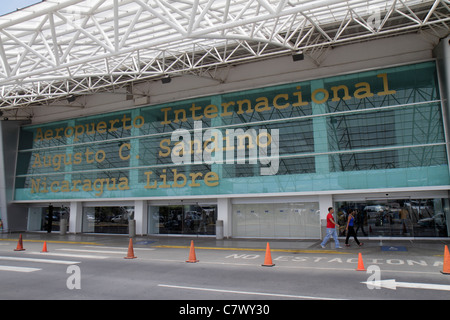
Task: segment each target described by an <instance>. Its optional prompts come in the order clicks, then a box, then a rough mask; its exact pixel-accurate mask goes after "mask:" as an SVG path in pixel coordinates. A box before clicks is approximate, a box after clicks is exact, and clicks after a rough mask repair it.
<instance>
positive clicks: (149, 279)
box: [0, 239, 450, 316]
mask: <svg viewBox="0 0 450 320" xmlns="http://www.w3.org/2000/svg"><path fill="white" fill-rule="evenodd" d="M24 247H25V248H26V250H25V251H20V252H17V251H14V250H13V249H14V248H16V243H14V242H12V241H0V283H1V292H0V299H3V300H10V299H14V300H16V299H18V300H97V299H98V300H178V301H181V300H182V301H183V303H178V304H177V306H178V307H175V308H174V309H172V310H171V311H172V312H189V307H188V306H185V305H184V302H185V301H195V300H198V301H197V304H196V305H198V302H200V301H202V300H209V301H216V302H217V301H221V304H220V306H219V307H216V308H215V310H214V312H212V313H211V315H212V314H213V313H215V314H217V313H219V314H223V313H224V312H232V311H231V310H230V309H229V308H232V307H228V309H225V310H224V306H228V304H224V303H225V302H226V301H239V300H241V301H247V302H248V301H250V300H251V301H259V302H258V305H260V306H264V303H265V302H266V303H268V302H267V301H272V300H290V301H292V300H341V299H343V300H355V299H357V300H373V299H380V300H404V299H417V300H425V299H426V300H448V299H450V291H449V290H450V275H443V274H441V273H440V270H442V261H443V257H442V256H439V255H435V254H428V255H424V254H414V255H412V254H411V253H410V252H409V253H408V254H402V253H401V252H394V253H391V252H388V253H381V252H379V251H378V250H375V248H372V249H371V248H367V249H365V250H366V251H364V250H361V251H362V252H363V254H362V258H363V263H364V267H365V269H367V270H369V271H356V268H357V266H358V255H357V251H334V250H297V251H296V250H282V249H274V250H271V258H272V262H273V263H274V264H275V266H273V267H264V266H261V264H263V263H264V261H265V258H266V251H265V250H264V249H251V248H247V249H242V248H202V247H199V248H196V249H195V253H196V258H197V259H198V260H199V261H198V262H197V263H187V262H186V260H188V258H189V252H190V250H189V246H188V243H187V244H186V245H185V246H155V245H154V244H148V245H147V244H145V245H140V246H139V245H135V246H134V254H135V256H136V257H137V258H136V259H124V257H125V256H127V249H128V246H127V240H126V239H125V240H124V241H123V244H122V245H117V243H114V244H109V245H95V244H86V243H47V247H48V251H49V252H47V253H41V252H40V251H41V250H42V242H25V243H24ZM391 279H395V281H396V282H395V284H396V288H395V289H393V288H392V285H393V282H390V286H391V288H390V289H389V288H380V287H379V285H378V284H379V283H378V282H374V281H376V280H391ZM364 282H368V284H367V283H364ZM424 285H426V286H425V287H424ZM433 285H438V286H433ZM420 286H422V288H419V287H420ZM192 303H194V302H192ZM192 303H191V307H192V306H193V304H192ZM207 304H208V302H204V305H207ZM182 308H184V309H182ZM192 308H193V307H192ZM205 308H206V307H205ZM233 308H234V309H236V308H237V307H236V306H235V307H233ZM262 308H263V307H261V309H260V312H264V310H263V309H262ZM267 308H268V307H267ZM191 311H193V312H207V311H208V310H207V309H192V310H191ZM265 311H267V309H266V310H265ZM234 312H236V310H234ZM238 312H242V310H238ZM246 312H248V310H247V311H246ZM253 312H255V310H253ZM203 316H206V314H204V315H203Z"/></svg>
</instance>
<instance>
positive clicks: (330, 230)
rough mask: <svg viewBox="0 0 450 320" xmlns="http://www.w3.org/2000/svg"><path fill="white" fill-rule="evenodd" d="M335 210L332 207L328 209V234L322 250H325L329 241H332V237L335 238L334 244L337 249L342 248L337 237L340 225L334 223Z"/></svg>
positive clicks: (322, 244)
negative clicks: (337, 229)
mask: <svg viewBox="0 0 450 320" xmlns="http://www.w3.org/2000/svg"><path fill="white" fill-rule="evenodd" d="M333 213H334V209H333V208H332V207H330V208H328V215H327V234H326V236H325V238H324V239H323V241H322V243H321V244H320V246H321V247H322V248H325V245H326V244H327V242H328V240H330V238H331V237H333V240H334V244H335V246H336V249H340V248H342V247H341V246H340V245H339V240H338V237H337V232H336V227H339V225H338V224H337V223H336V222H335V221H334V217H333Z"/></svg>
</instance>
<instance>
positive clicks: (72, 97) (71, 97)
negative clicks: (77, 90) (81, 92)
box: [67, 94, 77, 103]
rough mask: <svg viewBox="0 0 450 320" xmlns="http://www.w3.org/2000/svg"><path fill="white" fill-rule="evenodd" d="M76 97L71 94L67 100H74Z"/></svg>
mask: <svg viewBox="0 0 450 320" xmlns="http://www.w3.org/2000/svg"><path fill="white" fill-rule="evenodd" d="M76 99H77V97H76V96H74V95H73V94H72V95H70V96H68V97H67V102H69V103H70V102H74V101H75V100H76Z"/></svg>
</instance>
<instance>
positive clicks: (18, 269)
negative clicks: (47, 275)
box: [0, 266, 42, 272]
mask: <svg viewBox="0 0 450 320" xmlns="http://www.w3.org/2000/svg"><path fill="white" fill-rule="evenodd" d="M40 270H42V269H41V268H27V267H14V266H0V271H14V272H34V271H40Z"/></svg>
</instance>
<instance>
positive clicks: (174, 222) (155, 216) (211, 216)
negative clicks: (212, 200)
mask: <svg viewBox="0 0 450 320" xmlns="http://www.w3.org/2000/svg"><path fill="white" fill-rule="evenodd" d="M148 214H149V219H148V221H149V222H148V223H149V226H148V230H149V234H200V235H215V234H216V220H217V205H197V204H196V205H166V206H149V209H148Z"/></svg>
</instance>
